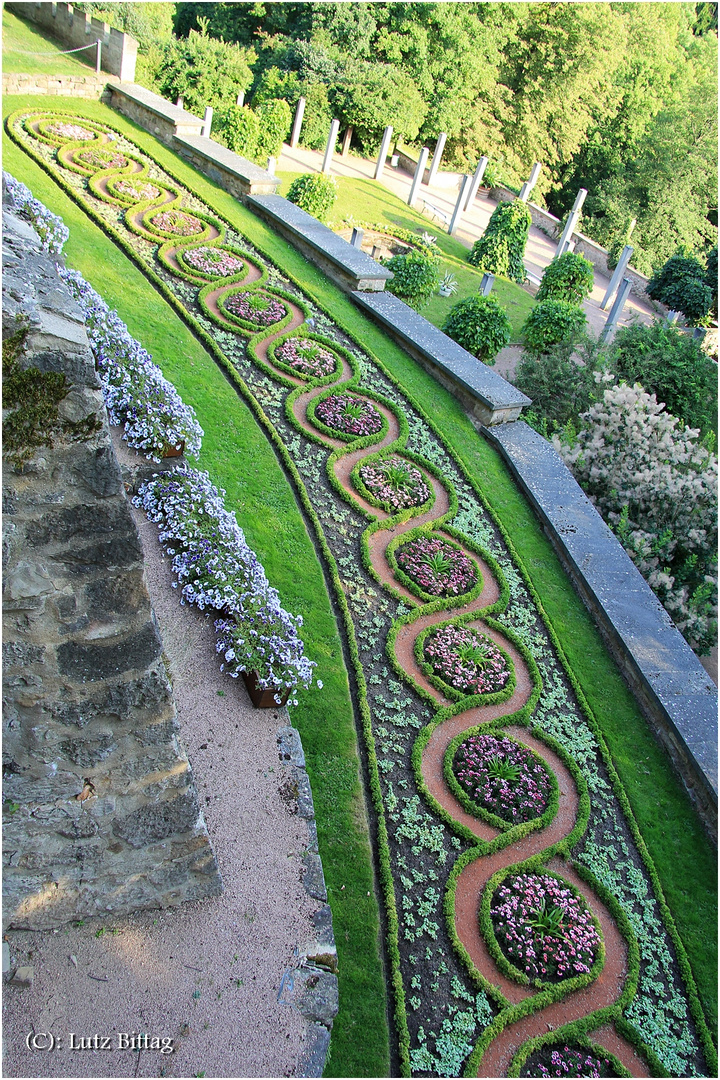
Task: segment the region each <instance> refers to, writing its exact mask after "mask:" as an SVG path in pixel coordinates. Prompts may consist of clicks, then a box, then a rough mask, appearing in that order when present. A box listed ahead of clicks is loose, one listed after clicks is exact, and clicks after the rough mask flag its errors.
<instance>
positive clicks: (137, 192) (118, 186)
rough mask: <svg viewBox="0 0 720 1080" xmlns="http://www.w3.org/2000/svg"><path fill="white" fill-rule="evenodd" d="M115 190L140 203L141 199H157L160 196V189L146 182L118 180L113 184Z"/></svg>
mask: <svg viewBox="0 0 720 1080" xmlns="http://www.w3.org/2000/svg"><path fill="white" fill-rule="evenodd" d="M113 190H114V191H118V192H119V193H120V194H121V195H127V196H129V198H131V199H137V200H138V201H139V200H140V199H157V197H158V195H159V194H160V188H159V187H155V185H154V184H148V183H146V182H145V181H144V180H117V181H116V182H115V183H114V184H113Z"/></svg>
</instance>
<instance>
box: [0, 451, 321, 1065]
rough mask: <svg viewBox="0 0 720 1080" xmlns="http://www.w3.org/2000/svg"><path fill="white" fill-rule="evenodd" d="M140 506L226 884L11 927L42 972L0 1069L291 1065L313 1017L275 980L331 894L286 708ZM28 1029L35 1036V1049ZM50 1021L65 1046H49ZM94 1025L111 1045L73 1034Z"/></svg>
mask: <svg viewBox="0 0 720 1080" xmlns="http://www.w3.org/2000/svg"><path fill="white" fill-rule="evenodd" d="M118 456H119V457H120V456H121V455H120V454H119V455H118ZM122 456H124V457H125V458H126V459H127V451H125V452H124V454H123V455H122ZM137 521H138V526H139V529H140V533H141V536H142V540H143V545H144V548H145V558H146V564H145V572H146V578H147V584H148V588H149V591H150V595H151V599H152V603H153V607H154V609H155V612H156V615H157V618H158V621H159V623H160V628H161V632H162V637H163V642H164V645H165V651H166V655H167V659H168V663H169V669H170V671H171V674H172V680H173V686H174V692H175V699H176V702H177V708H178V718H179V721H180V728H181V738H182V741H183V743H184V745H185V747H186V749H187V752H188V757H189V759H190V762H191V764H192V767H193V769H194V772H195V779H196V783H197V788H198V793H199V796H200V801H201V804H202V806H203V809H204V812H205V817H206V820H207V825H208V831H209V833H210V837H211V840H212V843H213V846H214V848H215V853H216V855H217V859H218V864H219V866H220V871H221V873H222V877H223V881H224V886H225V888H224V892H223V894H222V895H221V896H220V897H218V898H216V899H212V900H208V901H203V902H197V903H191V904H186V905H183V906H182V907H180V908H178V909H177V910H174V911H162V912H159V911H150V912H142V913H139V914H137V915H134V916H131V917H128V918H123V919H111V920H108V921H105V922H103V921H101V920H88V921H86V922H85V923H84V925H82V926H79V927H76V926H72V927H69V928H65V927H64V928H62V929H60V930H55V931H49V932H48V931H46V932H13V931H11V932H10V933H9V934H8V939H9V944H10V954H11V958H12V967H13V968H14V967H15V966H16V965H26V964H28V965H32V966H33V967H34V982H33V985H32V987H30V988H28V989H20V988H19V987H15V986H6V987H5V993H4V1006H3V1015H4V1043H5V1060H4V1071H3V1075H4V1076H25V1077H29V1076H32V1077H44V1076H53V1077H60V1076H63V1077H65V1076H71V1077H96V1076H98V1077H100V1076H115V1077H124V1076H156V1077H160V1076H169V1077H170V1076H172V1077H179V1076H182V1077H189V1076H207V1077H254V1076H263V1077H281V1076H291V1075H293V1074H294V1072H295V1070H296V1067H297V1062H298V1059H299V1058H300V1056H301V1055H302V1053H303V1050H304V1048H305V1041H304V1040H305V1031H306V1022H305V1020H304V1019H303V1018H302V1017H301V1016H300V1014H299V1013H298V1012H297V1011H296V1009H295V1008H293V1007H292V1006H290V1005H287V1004H283V1003H279V1002H278V1001H277V997H278V989H279V987H280V984H281V981H282V977H283V974H284V972H285V971H287V970H288V969H289V968H290V967H291V966H292V962H293V952H294V949H295V947H296V946H297V945H298V944H302V943H303V942H306V941H307V940H308V939H310V938H312V937H314V936H315V935H316V931H315V930H314V929H313V927H312V923H311V915H312V913H313V912H314V911H316V910H317V909H318V908H319V907H320V906H321V905H320V904H319V903H318V902H317V901H315V900H312V899H311V898H310V896H309V895H308V894H307V893H306V892H305V890H304V888H303V886H302V883H301V865H302V864H301V856H302V853H303V850H304V849H305V848H306V847H307V844H308V834H307V827H306V824H305V822H304V821H303V820H302V819H301V818H299V817H297V816H296V815H295V813H294V811H295V809H296V803H294V801H293V800H292V797H289V796H288V795H287V794H285V792H284V788H283V785H284V784H285V783H286V782H287V780H288V775H289V774H288V773H287V772H286V770H285V769H284V768H283V767H282V766H281V765H280V761H279V757H278V748H277V742H276V734H277V731H278V728H279V727H281V726H282V725H283V724H284V723H287V718H286V712H285V710H280V709H267V710H257V709H254V708H253V707H252V706H251V704H250V702H249V699H248V696H247V693H246V690H245V687H244V685H243V683H242V680H240V679H238V680H233V679H230V678H228V677H227V676H224V675H222V674H221V673H220V670H219V662H218V659H217V656H216V654H215V648H214V641H215V634H214V630H213V627H212V623H211V621H210V620H209V619H206V618H204V617H203V616H202V614H201V613H199V612H197V611H196V610H194V609H191V608H188V607H184V606H181V605H180V603H179V598H178V595H177V592H176V591H175V590H174V589H173V588H172V580H173V575H172V574H171V571H170V568H169V560H167V559H163V558H162V553H161V549H160V545H159V544H158V541H157V528H156V526H155V525H151V524H150V523H148V522H147V520H146V519H145V517H144V515H141V514H139V513H138V515H137ZM29 1032H30V1033H31V1032H35V1033H38V1038H37V1039H36V1043H37V1046H38V1049H35V1050H29V1049H28V1048H27V1046H26V1039H27V1037H28V1033H29ZM71 1032H72V1033H74V1039H73V1040H71V1036H70V1033H71ZM40 1033H52V1034H53V1035H54V1036H55V1037H56V1039H57V1040H58V1042H59V1044H60V1048H56V1049H55V1050H54V1051H52V1052H50V1051H48V1050H45V1049H42V1047H45V1046H46V1045H47V1041H48V1040H47V1039H46V1038H43V1037H41V1034H40ZM121 1033H126V1034H127V1035H128V1036H129V1037H130V1039H131V1038H132V1036H133V1035H135V1036H136V1037H137V1035H143V1034H144V1033H147V1035H148V1036H150V1038H153V1037H155V1039H157V1040H162V1039H169V1040H171V1041H172V1045H173V1046H174V1052H173V1053H166V1054H162V1053H160V1050H159V1048H157V1046H158V1044H157V1043H156V1048H155V1049H147V1050H145V1049H142V1050H141V1052H139V1053H138V1052H137V1051H135V1050H133V1049H132V1047H130V1048H128V1049H119V1048H118V1043H119V1042H121V1041H122V1039H121V1037H120V1036H121ZM96 1035H97V1036H99V1037H100V1038H101V1039H102V1037H106V1038H107V1039H108V1042H107V1046H108V1047H109V1049H101V1048H100V1046H101V1045H102V1044H101V1043H100V1045H99V1046H98V1048H95V1047H94V1046H92V1045H91V1046H90V1047H89V1048H87V1049H73V1048H72V1045H71V1042H73V1041H74V1042H75V1044H79V1043H80V1039H81V1038H82V1037H84V1038H85V1039H87V1038H90V1039H92V1037H93V1036H96ZM126 1041H129V1040H126Z"/></svg>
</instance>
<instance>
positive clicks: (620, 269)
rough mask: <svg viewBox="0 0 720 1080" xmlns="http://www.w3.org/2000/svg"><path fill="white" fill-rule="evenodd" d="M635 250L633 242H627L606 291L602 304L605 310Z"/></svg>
mask: <svg viewBox="0 0 720 1080" xmlns="http://www.w3.org/2000/svg"><path fill="white" fill-rule="evenodd" d="M634 250H635V249H634V248H633V247H632V245H631V244H626V245H625V247H624V248H623V249H622V255H621V256H620V258H619V259H618V264H617V266H616V267H615V270H614V271H613V276H612V277H611V278H610V284H609V285H608V290H607V292H606V293H605V299H604V300H603V302H602V304H601V305H600V307H601V308H602V310H603V311H605V309H606V308H607V306H608V304H609V303H610V301H611V299H612V298H613V296H614V295H615V290H616V289H617V287H618V285H619V284H620V280H621V278H622V276H623V274H624V273H625V268H626V266H627V264H628V263H629V262H630V256H631V255H632V253H633V251H634Z"/></svg>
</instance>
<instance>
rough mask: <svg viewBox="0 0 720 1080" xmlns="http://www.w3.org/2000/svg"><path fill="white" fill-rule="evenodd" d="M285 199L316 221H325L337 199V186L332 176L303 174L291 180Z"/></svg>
mask: <svg viewBox="0 0 720 1080" xmlns="http://www.w3.org/2000/svg"><path fill="white" fill-rule="evenodd" d="M287 197H288V199H289V201H290V202H291V203H295V205H296V206H299V207H300V209H301V210H307V212H308V214H312V215H313V217H316V218H317V219H318V221H326V220H327V216H328V214H329V213H330V211H331V210H332V208H333V205H334V203H335V200H336V199H337V184H336V183H335V180H334V178H333V177H332V176H323V174H322V173H305V175H304V176H298V178H297V180H293V182H292V184H291V185H290V189H289V191H288V193H287Z"/></svg>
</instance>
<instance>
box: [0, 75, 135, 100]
mask: <svg viewBox="0 0 720 1080" xmlns="http://www.w3.org/2000/svg"><path fill="white" fill-rule="evenodd" d="M113 82H117V76H116V75H101V76H99V77H98V76H97V75H41V74H36V75H24V74H19V75H18V74H10V73H3V77H2V92H3V94H50V95H55V96H62V97H79V98H92V99H93V100H95V101H97V100H98V99H99V98H104V97H107V98H108V100H109V89H108V84H109V83H113Z"/></svg>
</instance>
